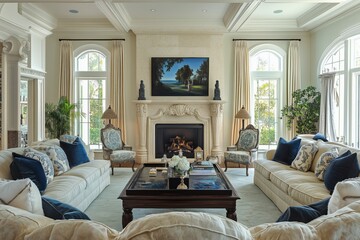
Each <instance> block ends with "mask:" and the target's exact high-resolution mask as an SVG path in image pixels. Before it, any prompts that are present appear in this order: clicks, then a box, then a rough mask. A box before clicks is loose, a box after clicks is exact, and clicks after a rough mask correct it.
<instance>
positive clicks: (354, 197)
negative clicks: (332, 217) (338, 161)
mask: <svg viewBox="0 0 360 240" xmlns="http://www.w3.org/2000/svg"><path fill="white" fill-rule="evenodd" d="M359 199H360V177H357V178H350V179H346V180H344V181H342V182H339V183H337V184H336V185H335V189H334V192H333V194H332V195H331V198H330V202H329V208H328V214H332V213H334V212H336V211H337V210H338V209H340V208H343V207H345V206H347V205H349V204H350V203H352V202H355V201H358V200H359Z"/></svg>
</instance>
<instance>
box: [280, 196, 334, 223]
mask: <svg viewBox="0 0 360 240" xmlns="http://www.w3.org/2000/svg"><path fill="white" fill-rule="evenodd" d="M329 200H330V198H326V199H324V200H321V201H319V202H316V203H313V204H310V205H307V206H291V207H288V208H287V209H286V211H285V212H284V213H283V214H281V216H280V217H279V219H278V220H277V222H303V223H308V222H310V221H312V220H314V219H315V218H318V217H320V216H322V215H325V214H327V209H328V205H329Z"/></svg>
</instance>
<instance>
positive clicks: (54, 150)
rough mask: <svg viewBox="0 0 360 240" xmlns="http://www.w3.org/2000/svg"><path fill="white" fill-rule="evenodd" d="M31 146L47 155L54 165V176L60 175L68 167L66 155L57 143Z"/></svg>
mask: <svg viewBox="0 0 360 240" xmlns="http://www.w3.org/2000/svg"><path fill="white" fill-rule="evenodd" d="M32 148H34V149H35V150H38V151H40V152H43V153H46V155H48V156H49V158H50V160H51V161H52V163H53V166H54V172H55V176H58V175H61V174H63V173H64V172H66V171H68V170H69V169H70V165H69V161H68V159H67V156H66V154H65V152H64V150H62V148H61V147H59V146H57V145H37V146H32Z"/></svg>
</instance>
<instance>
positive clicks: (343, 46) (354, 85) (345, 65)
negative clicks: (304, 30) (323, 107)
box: [319, 35, 360, 148]
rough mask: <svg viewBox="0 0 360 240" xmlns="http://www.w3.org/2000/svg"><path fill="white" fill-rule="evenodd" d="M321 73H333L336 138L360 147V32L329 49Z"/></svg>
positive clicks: (333, 111)
mask: <svg viewBox="0 0 360 240" xmlns="http://www.w3.org/2000/svg"><path fill="white" fill-rule="evenodd" d="M319 72H320V73H335V92H334V94H333V97H334V99H333V100H334V103H335V104H334V106H335V107H334V109H330V111H331V112H332V113H333V116H334V120H335V126H334V129H335V135H336V140H337V141H341V142H343V143H345V144H348V145H350V146H353V147H357V148H359V147H360V142H359V139H360V110H359V103H360V35H354V36H351V37H349V38H347V39H345V40H341V41H340V42H338V43H337V44H336V45H335V46H334V47H333V48H331V49H330V50H328V52H327V53H326V54H325V57H324V58H323V61H322V62H321V65H320V70H319Z"/></svg>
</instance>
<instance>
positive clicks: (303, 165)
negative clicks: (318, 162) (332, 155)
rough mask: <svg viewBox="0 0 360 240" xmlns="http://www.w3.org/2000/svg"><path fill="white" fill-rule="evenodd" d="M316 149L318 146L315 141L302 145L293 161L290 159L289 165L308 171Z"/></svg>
mask: <svg viewBox="0 0 360 240" xmlns="http://www.w3.org/2000/svg"><path fill="white" fill-rule="evenodd" d="M317 151H318V147H317V145H316V144H315V143H310V144H306V145H302V146H301V147H300V150H299V152H298V154H297V155H296V157H295V159H294V161H292V163H291V167H292V168H295V169H297V170H300V171H303V172H307V171H309V169H310V167H311V163H312V160H313V158H314V156H315V154H316V152H317Z"/></svg>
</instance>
